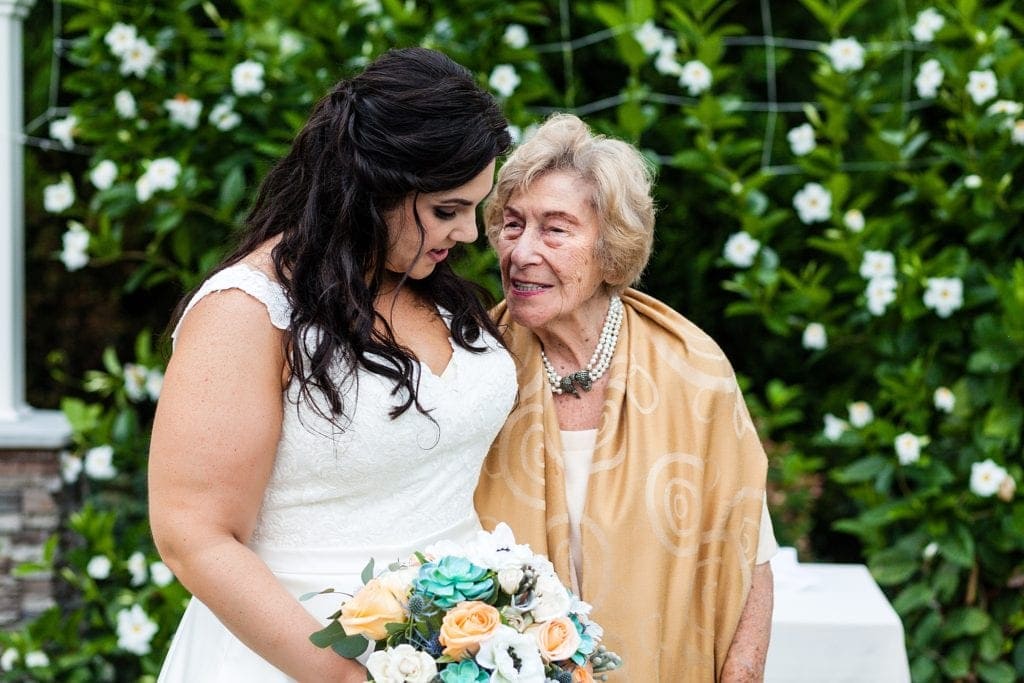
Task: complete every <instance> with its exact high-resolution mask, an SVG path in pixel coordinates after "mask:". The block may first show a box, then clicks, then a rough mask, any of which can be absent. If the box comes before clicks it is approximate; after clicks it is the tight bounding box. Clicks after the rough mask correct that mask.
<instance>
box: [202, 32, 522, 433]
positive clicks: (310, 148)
mask: <svg viewBox="0 0 1024 683" xmlns="http://www.w3.org/2000/svg"><path fill="white" fill-rule="evenodd" d="M510 146H511V138H510V137H509V133H508V122H507V120H506V119H505V117H504V115H503V114H502V112H501V110H500V108H499V107H498V105H497V103H496V102H495V100H494V98H493V97H492V96H491V95H490V94H488V93H487V92H485V91H484V90H482V89H481V88H480V87H478V86H477V85H476V83H475V82H474V79H473V76H472V75H471V74H470V72H469V71H468V70H466V69H465V68H464V67H462V66H460V65H459V64H456V63H455V62H454V61H452V60H451V59H449V58H448V57H447V56H445V55H443V54H441V53H439V52H435V51H433V50H427V49H424V48H416V47H414V48H404V49H397V50H391V51H389V52H387V53H385V54H384V55H382V56H381V57H379V58H378V59H376V60H375V61H373V62H372V63H371V64H369V65H368V66H367V67H366V68H365V70H363V71H362V72H361V73H360V74H358V75H356V76H354V77H352V78H350V79H348V80H343V81H341V82H339V83H337V84H336V85H335V86H334V87H333V88H332V89H331V91H330V92H329V93H327V95H325V96H324V97H323V98H322V99H321V100H320V101H319V102H318V103H317V104H316V106H315V107H314V108H313V112H312V114H311V115H310V118H309V120H308V121H307V122H306V125H305V126H304V127H303V128H302V130H301V131H300V132H299V134H298V135H297V136H296V138H295V140H294V142H293V143H292V147H291V150H290V151H289V152H288V154H287V155H285V156H284V157H283V158H282V159H280V160H279V161H278V162H277V163H276V164H275V166H274V167H273V168H272V169H271V170H270V172H269V173H268V174H267V176H266V178H265V179H264V181H263V184H262V185H261V187H260V189H259V192H258V194H257V197H256V200H255V203H254V205H253V207H252V209H251V210H250V212H249V214H248V216H247V218H246V221H245V232H244V235H243V237H242V240H241V242H240V244H239V245H238V247H237V248H236V249H235V250H234V252H232V253H231V254H230V255H229V256H228V257H227V258H226V259H225V260H224V262H223V263H222V264H221V265H220V266H219V268H218V270H220V269H222V268H225V267H227V266H229V265H231V264H234V263H237V262H239V261H241V260H242V259H243V258H244V257H245V256H246V255H247V254H249V253H251V252H253V251H254V250H255V249H256V248H257V247H259V245H261V244H263V243H264V242H266V241H267V240H268V239H270V238H272V237H275V236H277V235H280V236H281V239H280V242H279V243H278V244H277V245H276V246H275V247H274V249H273V251H272V259H273V263H274V270H275V272H276V275H277V279H278V281H279V282H280V283H281V284H282V285H283V287H284V289H285V291H286V292H287V295H288V299H289V302H290V304H291V306H292V313H291V322H290V324H289V327H288V335H287V336H288V346H287V349H286V353H287V357H288V359H289V362H290V370H291V372H292V375H293V376H294V377H296V378H297V379H298V380H299V382H300V395H301V397H302V398H305V399H307V400H308V401H309V403H310V405H313V406H315V407H317V409H318V410H320V409H319V406H320V405H321V402H320V401H318V400H314V399H315V397H314V395H313V391H314V390H317V391H318V392H320V393H322V395H323V396H325V397H326V399H327V403H328V405H329V407H330V412H331V415H326V414H324V415H323V416H324V417H325V418H328V419H330V420H332V421H334V422H336V423H337V418H339V417H341V416H343V415H344V408H345V402H344V401H343V400H342V387H343V386H345V385H346V383H347V380H348V378H350V377H354V376H355V375H354V372H355V368H356V367H357V366H359V367H362V368H365V369H366V370H367V371H369V372H372V373H376V374H378V375H381V376H383V377H386V378H388V379H389V380H391V381H393V382H394V384H395V386H394V389H393V390H392V395H395V396H400V397H399V398H397V399H396V401H397V405H396V406H394V407H393V408H392V410H391V416H392V418H395V417H398V416H399V415H401V414H403V413H404V412H406V411H407V410H409V408H410V407H412V406H414V405H415V406H416V408H417V410H419V411H420V412H423V413H426V411H425V410H424V409H423V408H422V406H421V405H420V403H419V400H418V397H417V387H418V386H419V370H420V368H419V365H418V364H417V362H416V360H415V358H414V356H413V355H412V353H411V352H410V351H409V350H408V349H407V348H404V347H403V346H401V345H399V344H398V343H397V342H396V340H395V337H394V334H393V332H392V330H391V328H390V326H389V325H388V324H387V322H386V321H385V320H384V319H383V317H382V316H380V314H378V313H377V312H376V311H375V310H374V307H373V304H374V299H375V298H376V296H377V295H378V293H379V292H380V289H381V285H382V283H383V281H384V277H385V274H386V271H385V263H386V261H387V256H388V244H389V240H388V226H387V223H386V221H385V214H386V213H387V212H388V211H389V210H391V209H393V208H396V207H397V206H398V205H399V204H401V202H402V201H403V200H405V198H406V197H409V196H410V195H412V196H413V200H414V201H413V207H414V215H415V217H416V224H417V226H418V227H419V231H420V249H421V251H422V248H423V240H424V235H425V233H424V228H423V224H422V222H421V221H420V216H419V213H418V212H416V211H415V207H416V202H415V198H416V196H418V195H419V194H420V193H428V192H439V191H444V190H450V189H454V188H456V187H459V186H460V185H463V184H465V183H467V182H469V181H470V180H472V179H473V178H475V177H476V176H477V175H479V174H480V172H481V171H483V170H484V169H485V168H486V167H487V165H488V164H489V163H490V162H491V161H492V160H493V159H495V158H496V157H498V156H499V155H501V154H504V153H505V152H506V151H508V148H509V147H510ZM399 286H409V287H411V288H414V289H415V290H416V291H417V292H419V293H421V294H422V295H423V296H425V297H426V298H427V299H428V300H429V301H430V302H432V303H433V304H436V305H440V306H442V307H443V308H445V309H446V310H447V311H449V312H451V314H452V316H453V317H452V320H451V333H452V337H453V338H454V340H455V342H456V343H457V344H458V345H459V346H461V347H463V348H466V349H469V350H470V351H475V352H481V351H484V350H485V348H486V347H483V346H475V345H474V342H477V341H479V339H480V333H481V330H486V331H487V332H489V333H490V334H491V335H493V336H494V337H495V338H496V339H499V340H500V338H501V337H500V335H499V333H498V330H497V329H496V328H495V326H494V323H493V322H492V321H491V319H490V316H488V314H487V309H486V307H485V305H484V303H483V301H484V300H488V299H490V297H489V296H488V294H487V292H486V290H484V289H483V288H482V287H479V286H478V285H475V284H473V283H471V282H468V281H466V280H464V279H462V278H460V277H459V276H457V275H456V274H455V273H454V271H453V270H452V268H451V266H450V265H449V264H448V262H447V261H444V262H442V263H440V264H438V265H437V266H436V267H435V269H434V271H433V272H432V273H431V274H430V275H429V276H428V277H426V278H424V279H422V280H413V279H410V278H409V277H408V273H406V274H405V275H404V276H403V278H402V281H401V284H400V285H399ZM375 322H379V323H380V324H379V325H378V326H377V328H375V325H374V323H375ZM339 360H340V361H341V364H340V365H339V364H338V361H339ZM338 367H344V368H348V374H346V375H344V376H342V377H340V378H339V377H337V376H336V373H337V368H338ZM332 369H333V371H334V372H335V375H334V376H332ZM321 412H322V413H323V411H321Z"/></svg>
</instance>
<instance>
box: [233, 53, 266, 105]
mask: <svg viewBox="0 0 1024 683" xmlns="http://www.w3.org/2000/svg"><path fill="white" fill-rule="evenodd" d="M263 73H264V70H263V65H262V64H260V63H259V62H254V61H252V60H251V59H247V60H246V61H244V62H239V63H238V64H235V65H234V66H233V67H232V68H231V89H232V90H234V91H235V94H236V95H238V96H239V97H245V96H246V95H258V94H260V93H261V92H263V88H264V87H265V86H264V83H263Z"/></svg>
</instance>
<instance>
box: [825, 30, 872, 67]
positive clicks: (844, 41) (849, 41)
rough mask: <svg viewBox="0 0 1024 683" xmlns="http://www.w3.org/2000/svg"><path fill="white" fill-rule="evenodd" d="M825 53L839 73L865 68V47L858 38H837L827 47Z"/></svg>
mask: <svg viewBox="0 0 1024 683" xmlns="http://www.w3.org/2000/svg"><path fill="white" fill-rule="evenodd" d="M825 54H826V55H827V56H828V58H829V61H830V62H832V68H833V69H835V70H836V71H837V72H838V73H847V72H849V71H860V70H861V69H862V68H864V47H863V46H862V45H861V44H860V43H859V42H857V39H856V38H836V39H835V40H833V41H832V42H831V43H829V44H828V45H827V46H826V47H825Z"/></svg>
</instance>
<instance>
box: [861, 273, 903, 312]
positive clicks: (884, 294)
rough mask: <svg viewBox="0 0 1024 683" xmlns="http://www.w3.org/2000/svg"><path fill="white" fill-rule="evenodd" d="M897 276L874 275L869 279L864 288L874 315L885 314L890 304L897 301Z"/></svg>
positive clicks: (869, 309)
mask: <svg viewBox="0 0 1024 683" xmlns="http://www.w3.org/2000/svg"><path fill="white" fill-rule="evenodd" d="M896 286H897V285H896V278H894V277H889V276H884V275H883V276H881V277H873V278H871V279H870V280H868V285H867V287H866V288H865V290H864V296H865V297H866V298H867V306H868V311H870V312H871V314H872V315H876V316H880V315H884V314H885V309H886V308H888V306H889V304H891V303H892V302H893V301H896Z"/></svg>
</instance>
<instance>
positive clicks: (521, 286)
mask: <svg viewBox="0 0 1024 683" xmlns="http://www.w3.org/2000/svg"><path fill="white" fill-rule="evenodd" d="M510 282H511V284H512V287H511V293H512V294H513V295H515V296H517V297H531V296H537V295H539V294H543V293H544V292H546V291H548V290H549V289H551V285H545V284H542V283H540V282H530V281H529V280H516V279H514V278H513V279H512V280H511V281H510Z"/></svg>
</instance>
